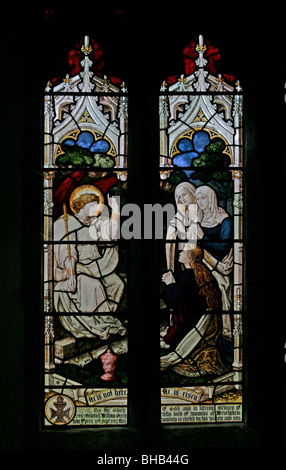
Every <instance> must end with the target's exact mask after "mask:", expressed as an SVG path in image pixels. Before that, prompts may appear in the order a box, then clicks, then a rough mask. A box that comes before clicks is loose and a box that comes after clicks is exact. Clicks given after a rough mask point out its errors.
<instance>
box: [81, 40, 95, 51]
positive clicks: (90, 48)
mask: <svg viewBox="0 0 286 470" xmlns="http://www.w3.org/2000/svg"><path fill="white" fill-rule="evenodd" d="M91 51H92V47H91V46H90V45H89V37H88V36H85V38H84V45H83V46H81V52H83V53H84V55H89V54H90V53H91Z"/></svg>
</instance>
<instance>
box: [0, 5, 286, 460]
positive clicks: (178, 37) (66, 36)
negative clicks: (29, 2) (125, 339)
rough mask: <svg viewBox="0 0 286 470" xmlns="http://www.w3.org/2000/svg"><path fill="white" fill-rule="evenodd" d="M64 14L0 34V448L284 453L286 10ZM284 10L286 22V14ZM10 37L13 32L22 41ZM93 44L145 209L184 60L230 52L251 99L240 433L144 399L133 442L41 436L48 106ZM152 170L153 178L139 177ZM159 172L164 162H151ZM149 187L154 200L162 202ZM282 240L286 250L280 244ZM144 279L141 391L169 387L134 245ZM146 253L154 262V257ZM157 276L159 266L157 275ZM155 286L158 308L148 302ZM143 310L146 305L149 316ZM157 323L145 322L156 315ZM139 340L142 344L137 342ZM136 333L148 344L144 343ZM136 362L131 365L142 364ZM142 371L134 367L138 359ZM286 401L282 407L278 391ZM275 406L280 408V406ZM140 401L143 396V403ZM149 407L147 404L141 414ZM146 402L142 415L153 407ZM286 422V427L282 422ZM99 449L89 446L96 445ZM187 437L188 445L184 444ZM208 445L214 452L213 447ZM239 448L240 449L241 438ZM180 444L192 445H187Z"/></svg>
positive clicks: (142, 247)
mask: <svg viewBox="0 0 286 470" xmlns="http://www.w3.org/2000/svg"><path fill="white" fill-rule="evenodd" d="M89 8H90V10H89V12H88V14H87V13H86V10H85V9H80V8H77V10H76V11H75V10H74V9H67V8H66V6H65V4H63V5H61V6H59V7H56V8H55V12H54V13H53V14H52V15H51V16H50V19H47V15H45V14H44V11H45V7H42V6H39V5H38V6H36V7H34V6H33V7H25V6H23V5H22V6H21V7H20V8H19V9H17V11H13V9H12V8H10V9H9V8H7V12H6V11H5V12H3V14H2V25H5V24H6V23H8V24H9V25H10V32H9V33H7V35H6V33H5V28H3V30H2V31H3V33H4V34H3V33H2V34H3V38H2V50H3V52H2V59H3V62H2V64H3V67H2V77H1V78H2V82H1V83H2V90H3V91H2V97H1V108H2V110H3V111H2V121H3V124H4V126H2V129H3V130H4V132H3V134H2V135H3V137H2V150H3V154H2V160H1V168H2V191H3V192H2V201H3V204H2V221H1V285H0V295H1V298H0V302H1V303H0V305H1V328H0V334H1V342H0V344H1V358H2V361H1V362H2V367H1V387H0V389H1V422H3V425H1V446H0V448H1V449H3V450H7V449H8V450H13V449H14V450H23V449H26V450H32V449H40V450H41V449H47V448H49V446H53V445H54V446H60V447H61V448H64V449H73V450H80V449H85V450H86V449H88V450H95V448H99V449H100V450H112V449H122V448H123V450H124V445H126V449H127V448H128V450H130V448H131V447H132V446H133V444H134V446H135V447H133V450H137V451H140V450H141V449H143V448H144V446H147V447H148V446H149V448H151V447H150V446H153V447H154V449H166V451H167V450H168V449H170V448H173V450H176V449H183V450H184V449H196V448H206V449H207V448H208V447H211V448H213V447H217V448H218V449H224V447H225V446H226V445H227V443H228V445H230V443H232V445H233V446H234V447H238V448H240V447H241V448H248V447H253V448H255V449H263V447H264V444H265V442H266V441H267V439H268V438H269V436H270V435H271V434H272V430H273V426H274V428H275V430H276V432H277V440H276V444H275V445H276V448H277V449H280V448H282V447H283V445H284V442H285V425H283V419H282V417H283V416H284V421H285V405H284V403H285V399H284V400H283V397H284V395H285V378H284V377H285V367H286V364H285V362H284V354H285V351H284V344H285V342H286V333H285V329H284V326H283V325H284V318H283V315H284V310H285V309H283V303H282V292H283V276H281V268H280V266H281V265H282V270H283V269H284V268H283V262H284V260H283V256H284V255H283V230H282V226H283V224H282V220H283V218H284V217H283V216H284V212H285V210H284V205H285V203H284V201H285V189H284V186H285V131H284V129H285V106H286V104H285V100H284V94H285V89H284V84H285V82H286V75H285V72H286V70H285V59H284V58H283V55H284V50H285V38H284V35H283V21H281V18H282V16H283V11H282V8H281V9H280V8H278V9H277V8H276V10H275V9H274V8H273V9H272V8H269V9H268V10H266V9H262V7H260V12H259V15H257V12H255V11H252V12H249V11H248V10H247V9H246V8H243V7H242V6H232V7H224V8H223V7H222V6H221V7H220V10H219V11H218V9H217V7H216V6H213V7H212V9H210V10H208V9H207V8H206V7H205V8H204V9H202V7H201V6H197V7H194V6H189V7H184V9H183V10H182V9H181V10H179V9H178V8H176V7H175V6H174V7H167V6H166V7H165V8H163V9H162V10H161V11H153V9H152V8H151V7H150V8H148V7H147V6H146V5H144V6H142V7H141V6H140V7H138V5H136V7H131V8H130V7H129V8H128V9H127V14H126V13H124V11H126V9H125V10H124V9H122V10H119V9H118V10H115V9H114V8H108V7H104V6H101V7H98V6H94V7H92V6H91V7H89ZM280 10H281V11H280ZM11 31H13V33H11ZM86 34H87V35H89V36H90V37H91V38H94V39H95V41H98V42H100V43H101V44H102V47H103V49H104V51H105V68H104V70H105V73H106V75H115V76H119V77H122V78H123V79H124V80H125V81H126V83H127V86H128V89H129V94H130V109H129V112H130V114H131V113H132V115H133V119H132V121H131V123H130V173H129V175H130V177H129V181H130V184H129V197H130V200H132V202H137V203H141V204H143V203H144V202H153V203H154V202H155V201H156V190H154V189H153V188H156V182H157V168H156V162H157V150H156V149H157V142H158V132H157V129H158V121H157V115H156V109H157V92H158V90H159V87H160V85H161V82H162V81H163V80H164V79H165V78H167V77H168V76H171V75H180V74H181V73H182V72H183V60H182V50H183V48H184V46H185V45H186V44H187V43H188V42H189V41H190V40H191V39H193V38H194V37H196V36H197V35H198V34H203V35H204V36H205V37H206V38H207V39H208V40H209V41H210V42H211V43H213V44H215V45H216V46H217V47H218V49H219V50H220V52H221V56H222V59H221V61H220V70H218V72H221V73H226V74H230V75H234V76H235V77H237V78H238V79H240V81H241V84H242V86H243V89H244V92H245V129H246V131H245V142H246V144H245V145H246V148H245V150H246V157H247V172H246V180H245V181H246V185H247V213H246V237H247V240H246V242H247V250H248V251H247V253H248V256H247V264H246V274H247V286H246V287H247V311H248V320H247V331H246V335H245V347H246V353H247V355H246V357H245V360H246V364H247V403H248V405H247V417H248V424H247V426H246V427H244V428H243V429H240V430H239V429H234V428H233V427H232V428H231V429H229V428H225V427H224V428H221V430H220V431H219V432H216V433H215V436H214V435H213V433H211V432H210V431H209V430H204V429H200V430H199V429H197V430H196V431H194V430H190V429H186V428H184V429H183V430H182V429H174V430H173V431H170V430H165V429H160V432H159V429H158V408H157V405H158V399H156V398H155V397H154V396H152V395H151V393H150V396H147V397H146V396H144V397H143V396H142V397H141V399H142V406H139V402H132V403H131V409H132V420H131V424H132V426H133V427H134V428H135V431H134V434H132V436H133V437H131V434H129V435H128V434H126V433H124V432H122V433H121V434H120V433H119V434H117V435H116V436H117V437H116V438H115V437H114V433H112V432H101V433H99V432H93V433H89V434H88V435H87V434H84V433H78V434H76V433H73V436H74V437H73V438H72V439H70V438H69V437H68V436H67V435H66V434H65V433H62V434H60V435H59V433H57V436H55V435H54V434H53V433H49V434H48V435H47V434H43V433H41V431H40V427H39V418H38V410H39V407H40V405H41V402H40V384H39V372H40V370H41V366H42V356H43V353H42V349H41V346H42V345H41V338H40V334H41V328H42V324H41V317H40V308H41V296H40V290H41V258H40V249H41V220H40V214H41V180H40V176H39V173H38V170H39V162H40V158H41V100H42V95H41V94H42V92H43V89H44V86H45V84H46V82H47V81H48V80H49V79H51V78H53V77H55V76H58V75H59V76H60V77H61V78H62V77H64V76H65V74H66V73H67V72H68V71H69V64H68V60H67V54H68V51H69V49H70V47H71V46H72V45H73V44H75V43H76V42H78V41H79V40H80V39H82V38H83V37H84V36H85V35H86ZM142 161H144V162H145V166H146V167H147V168H148V172H147V173H146V172H145V173H144V175H143V172H142ZM154 162H155V163H154ZM151 188H152V191H151ZM278 240H279V241H280V243H278ZM131 251H132V253H133V256H134V257H136V259H137V261H138V266H140V269H138V270H137V271H136V272H135V273H134V276H133V278H132V281H131V282H133V285H132V284H131V287H132V296H131V302H133V305H134V306H135V307H136V318H135V319H133V323H132V326H131V332H130V342H131V343H130V347H131V348H132V347H133V348H134V349H133V350H134V351H137V350H142V348H144V347H145V345H146V344H148V348H147V350H146V351H147V357H145V358H144V360H143V358H142V357H140V354H136V356H135V358H134V360H133V361H134V362H136V364H137V367H136V368H135V372H134V375H133V377H132V379H131V382H132V381H133V382H132V383H133V387H136V388H137V389H138V390H140V389H142V386H143V384H144V383H145V382H146V381H148V382H150V383H152V384H153V385H154V386H155V385H156V384H157V386H158V385H159V384H158V374H157V364H156V357H155V360H154V352H152V351H153V349H152V348H153V347H154V348H155V346H156V344H157V330H156V328H151V327H150V325H152V321H148V328H146V315H147V316H148V318H152V315H154V318H156V313H155V311H154V309H155V307H154V305H156V295H157V277H156V276H157V272H156V269H155V268H154V269H152V272H151V273H150V263H151V262H152V261H151V260H156V256H157V247H156V244H154V243H152V242H144V243H143V242H142V243H141V244H139V243H137V242H134V243H133V244H132V245H131ZM146 253H147V254H148V256H146ZM153 264H154V265H156V263H153ZM146 279H149V283H148V296H146V290H147V286H146ZM138 300H139V303H138ZM146 312H148V313H147V314H146ZM132 331H133V337H132ZM138 331H144V335H143V334H142V335H139V337H138ZM134 362H133V363H134ZM131 363H132V360H131ZM273 388H275V390H276V391H277V390H279V392H277V395H279V396H277V395H276V394H275V398H274V396H273V395H272V392H271V390H272V391H273ZM270 395H271V396H270ZM139 397H140V395H139ZM144 400H145V401H144ZM144 403H145V405H144ZM283 413H284V415H283ZM87 436H88V437H87ZM186 436H187V438H186ZM202 436H203V439H204V443H202ZM233 436H237V440H234V439H233V438H232V437H233ZM182 442H183V443H184V444H182Z"/></svg>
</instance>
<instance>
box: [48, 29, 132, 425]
mask: <svg viewBox="0 0 286 470" xmlns="http://www.w3.org/2000/svg"><path fill="white" fill-rule="evenodd" d="M95 48H96V44H95V43H94V42H92V41H91V43H90V41H89V38H88V37H87V36H86V37H85V39H84V41H82V43H81V47H80V48H79V50H77V51H76V52H77V54H76V57H77V58H78V56H79V59H78V60H77V64H76V65H77V67H73V73H72V74H71V77H70V76H69V75H66V78H65V79H64V80H63V81H62V82H61V83H59V84H57V85H55V86H53V85H52V83H51V82H49V83H48V84H47V86H46V89H45V94H44V151H43V168H42V172H43V201H44V217H43V271H44V272H43V280H44V287H43V318H44V336H45V356H44V357H45V360H44V388H45V393H44V400H45V405H44V410H45V412H44V425H45V426H49V427H51V426H58V425H67V426H93V425H116V426H118V425H119V426H120V425H126V424H127V414H128V413H127V410H128V407H127V386H128V377H127V350H128V341H127V338H128V316H127V300H126V299H127V292H126V290H127V268H126V266H127V254H128V253H127V247H126V242H124V241H123V240H120V236H119V233H120V216H119V215H120V204H122V203H123V201H125V200H126V193H127V137H128V135H127V126H128V109H127V106H128V102H127V100H128V98H127V89H126V86H125V84H124V82H122V81H121V80H118V79H116V80H115V79H112V78H110V79H108V78H107V77H106V76H104V75H102V74H101V73H100V74H98V75H97V74H96V73H95V70H96V68H95V67H96V61H93V60H92V59H93V52H94V50H95ZM74 56H75V55H74ZM99 75H100V76H99Z"/></svg>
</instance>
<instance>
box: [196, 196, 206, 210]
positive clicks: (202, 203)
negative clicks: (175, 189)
mask: <svg viewBox="0 0 286 470" xmlns="http://www.w3.org/2000/svg"><path fill="white" fill-rule="evenodd" d="M196 201H197V204H198V206H199V208H200V209H201V210H202V211H204V210H206V209H208V208H209V198H208V196H207V195H206V194H204V193H198V194H197V195H196Z"/></svg>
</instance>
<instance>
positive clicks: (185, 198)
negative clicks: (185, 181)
mask: <svg viewBox="0 0 286 470" xmlns="http://www.w3.org/2000/svg"><path fill="white" fill-rule="evenodd" d="M178 203H180V204H184V205H185V206H188V205H189V204H192V203H193V197H192V194H191V193H190V192H189V191H185V190H183V191H181V192H180V193H179V194H178Z"/></svg>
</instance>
